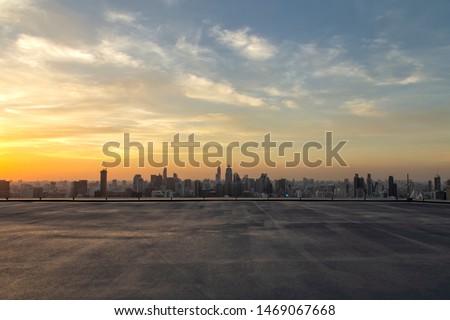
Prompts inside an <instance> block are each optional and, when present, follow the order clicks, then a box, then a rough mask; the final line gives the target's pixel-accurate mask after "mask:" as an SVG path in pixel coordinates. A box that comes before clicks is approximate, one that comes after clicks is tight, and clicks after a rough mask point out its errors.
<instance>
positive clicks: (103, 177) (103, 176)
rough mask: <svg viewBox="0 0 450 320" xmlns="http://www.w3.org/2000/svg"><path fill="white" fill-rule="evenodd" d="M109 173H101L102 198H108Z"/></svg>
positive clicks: (103, 171)
mask: <svg viewBox="0 0 450 320" xmlns="http://www.w3.org/2000/svg"><path fill="white" fill-rule="evenodd" d="M107 174H108V171H106V169H103V170H102V171H100V197H106V192H107V186H108V180H107Z"/></svg>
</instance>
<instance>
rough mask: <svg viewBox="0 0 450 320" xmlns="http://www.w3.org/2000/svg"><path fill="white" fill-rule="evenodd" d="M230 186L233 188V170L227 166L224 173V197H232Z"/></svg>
mask: <svg viewBox="0 0 450 320" xmlns="http://www.w3.org/2000/svg"><path fill="white" fill-rule="evenodd" d="M232 186H233V170H232V169H231V167H230V165H228V167H227V170H226V171H225V195H227V196H231V195H232Z"/></svg>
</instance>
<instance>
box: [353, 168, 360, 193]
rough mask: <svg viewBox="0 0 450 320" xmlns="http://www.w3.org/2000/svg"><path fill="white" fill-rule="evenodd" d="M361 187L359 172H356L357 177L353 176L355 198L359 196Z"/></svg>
mask: <svg viewBox="0 0 450 320" xmlns="http://www.w3.org/2000/svg"><path fill="white" fill-rule="evenodd" d="M359 188H360V184H359V175H358V174H357V173H355V177H354V178H353V196H354V197H355V198H356V197H357V196H358V190H359Z"/></svg>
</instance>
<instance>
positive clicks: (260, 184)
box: [0, 165, 450, 200]
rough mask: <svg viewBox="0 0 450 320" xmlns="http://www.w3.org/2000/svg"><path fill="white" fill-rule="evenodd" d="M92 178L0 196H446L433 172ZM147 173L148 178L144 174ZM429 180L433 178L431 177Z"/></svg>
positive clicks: (23, 185)
mask: <svg viewBox="0 0 450 320" xmlns="http://www.w3.org/2000/svg"><path fill="white" fill-rule="evenodd" d="M99 173H100V179H98V180H93V181H89V180H74V181H67V180H61V181H42V182H41V181H34V182H32V181H30V182H27V181H23V180H19V181H17V182H13V181H6V180H1V179H0V198H40V199H42V198H67V197H69V198H73V199H75V198H78V197H94V198H106V199H107V198H108V197H109V198H117V197H119V198H120V197H122V198H124V197H125V198H173V197H175V198H177V197H188V198H217V197H219V198H222V197H233V198H252V197H253V198H260V197H262V198H266V197H271V198H274V197H275V198H337V199H339V198H364V200H365V199H366V198H369V199H373V198H375V199H377V198H378V199H379V198H390V199H399V198H402V199H414V200H425V199H427V200H430V199H431V200H447V199H448V197H447V194H448V193H449V192H450V179H448V180H445V179H442V178H441V176H440V175H439V174H437V175H436V176H435V177H434V178H433V179H430V180H427V181H417V180H413V179H410V175H409V174H407V176H406V180H404V179H402V178H401V177H400V178H399V177H394V176H392V175H390V176H389V177H387V178H384V179H383V178H381V177H373V176H372V174H371V173H367V176H366V179H365V178H364V175H360V174H359V173H355V175H354V177H353V182H352V181H351V179H349V178H345V179H343V180H342V181H341V180H337V181H336V180H315V179H311V178H308V177H303V178H302V179H295V178H286V177H282V178H271V177H270V176H269V175H268V174H267V173H260V175H259V176H256V177H251V176H249V175H248V174H245V172H244V173H243V172H241V173H239V172H237V171H234V172H233V169H232V167H231V166H230V165H228V166H226V168H225V175H224V177H223V179H222V167H221V165H219V166H218V167H217V168H216V174H215V175H214V177H209V178H204V179H191V178H190V177H185V178H184V179H183V178H182V177H180V176H179V175H178V174H177V173H176V172H173V173H171V172H168V170H167V168H166V167H164V168H162V171H160V172H159V173H158V174H151V175H150V176H147V177H145V176H143V175H142V174H139V173H136V174H135V175H134V177H133V178H132V180H120V179H117V178H112V179H110V180H108V171H107V170H106V169H102V170H101V171H100V172H99ZM146 178H149V179H146ZM433 180H434V181H433Z"/></svg>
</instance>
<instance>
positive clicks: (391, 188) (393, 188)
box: [388, 176, 397, 197]
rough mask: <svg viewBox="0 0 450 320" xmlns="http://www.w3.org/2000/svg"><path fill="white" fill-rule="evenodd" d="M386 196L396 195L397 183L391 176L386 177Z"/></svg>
mask: <svg viewBox="0 0 450 320" xmlns="http://www.w3.org/2000/svg"><path fill="white" fill-rule="evenodd" d="M388 196H389V197H397V184H396V183H395V182H394V177H393V176H389V179H388Z"/></svg>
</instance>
